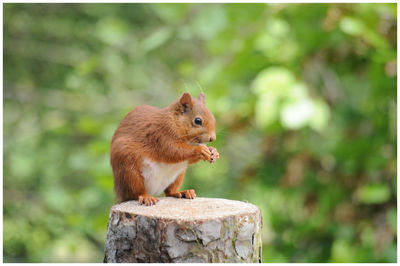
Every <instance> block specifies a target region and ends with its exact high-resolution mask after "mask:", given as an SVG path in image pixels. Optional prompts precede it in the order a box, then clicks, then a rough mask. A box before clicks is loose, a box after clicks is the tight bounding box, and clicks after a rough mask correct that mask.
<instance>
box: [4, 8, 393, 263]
mask: <svg viewBox="0 0 400 266" xmlns="http://www.w3.org/2000/svg"><path fill="white" fill-rule="evenodd" d="M396 8H397V7H396V4H4V5H3V10H4V26H3V27H4V28H3V29H4V46H3V47H4V48H3V49H4V50H3V53H4V70H3V71H4V72H3V73H4V83H3V86H4V117H3V118H4V122H3V123H4V124H3V125H4V151H3V152H4V166H3V170H4V180H3V181H4V188H3V192H4V206H3V207H4V208H3V209H4V221H3V224H4V227H3V228H4V229H3V230H4V231H3V239H4V240H3V241H4V243H3V247H4V261H5V262H101V261H102V259H103V255H104V254H103V250H104V240H105V236H106V226H107V219H108V212H109V209H110V207H111V206H112V204H113V203H114V195H113V188H112V187H113V181H112V172H111V167H110V165H109V149H110V140H111V137H112V134H113V132H114V130H115V129H116V127H117V125H118V123H119V122H120V120H121V119H122V118H123V116H124V115H125V114H126V113H127V112H128V111H129V110H130V109H132V108H133V107H135V106H138V105H141V104H150V105H154V106H159V107H163V106H166V105H167V104H169V103H170V102H171V101H172V100H174V99H175V98H177V97H178V96H179V95H180V94H181V93H182V92H184V91H189V92H191V93H192V94H194V95H196V96H197V94H198V93H199V92H200V89H199V86H198V84H199V85H200V86H201V87H203V89H204V91H205V93H206V101H207V105H208V107H209V109H210V110H211V111H212V112H213V113H214V115H215V117H216V119H217V141H216V142H215V144H214V146H215V147H216V148H217V149H218V150H219V152H220V154H221V158H220V160H219V161H218V162H217V163H215V164H214V165H210V164H207V163H205V162H201V163H198V164H197V165H194V166H192V167H190V169H189V171H188V174H187V177H186V180H185V185H184V186H185V187H186V188H189V187H190V188H195V189H196V192H197V195H198V196H201V197H221V198H228V199H235V200H243V201H248V202H251V203H254V204H256V205H258V206H259V207H260V208H261V210H262V213H263V235H262V238H263V244H264V246H263V261H264V262H396V259H397V258H396V240H397V232H396V219H397V211H396V197H397V192H396V186H397V185H396V160H397V158H396V144H397V140H396V107H397V102H396V96H397V93H396V78H397V70H396V63H397V62H396V56H397V52H396V45H397V43H396V39H397V27H396V24H397V13H396Z"/></svg>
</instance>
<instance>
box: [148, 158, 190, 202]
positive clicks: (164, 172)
mask: <svg viewBox="0 0 400 266" xmlns="http://www.w3.org/2000/svg"><path fill="white" fill-rule="evenodd" d="M187 166H188V162H187V161H184V162H181V163H175V164H171V163H162V162H155V161H153V160H151V159H149V158H147V157H143V164H142V176H143V179H144V186H145V187H146V191H147V193H148V194H150V195H153V196H158V195H160V194H161V193H162V192H163V191H164V190H165V189H166V188H167V187H168V186H169V185H171V184H172V183H173V182H174V181H175V180H176V178H177V177H178V175H179V174H180V173H182V172H183V171H185V170H186V168H187Z"/></svg>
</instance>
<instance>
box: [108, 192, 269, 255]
mask: <svg viewBox="0 0 400 266" xmlns="http://www.w3.org/2000/svg"><path fill="white" fill-rule="evenodd" d="M261 248H262V244H261V211H260V209H259V208H258V207H256V206H254V205H252V204H249V203H245V202H241V201H234V200H226V199H213V198H196V199H194V200H189V199H176V198H160V201H159V202H157V204H156V205H153V206H143V205H139V203H138V202H137V201H128V202H123V203H121V204H118V205H115V206H113V207H112V208H111V212H110V217H109V221H108V233H107V240H106V250H105V253H106V254H105V258H104V261H105V262H261Z"/></svg>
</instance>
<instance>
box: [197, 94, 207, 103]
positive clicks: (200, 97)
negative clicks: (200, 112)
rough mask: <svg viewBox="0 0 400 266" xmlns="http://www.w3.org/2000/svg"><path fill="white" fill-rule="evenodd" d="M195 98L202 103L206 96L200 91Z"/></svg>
mask: <svg viewBox="0 0 400 266" xmlns="http://www.w3.org/2000/svg"><path fill="white" fill-rule="evenodd" d="M197 99H199V100H200V102H202V103H204V104H205V103H206V96H204V93H200V94H199V96H198V97H197Z"/></svg>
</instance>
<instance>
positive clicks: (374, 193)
mask: <svg viewBox="0 0 400 266" xmlns="http://www.w3.org/2000/svg"><path fill="white" fill-rule="evenodd" d="M389 197H390V189H389V187H388V186H387V185H385V184H368V185H365V186H363V187H361V188H360V189H359V191H358V192H357V199H358V200H359V201H360V202H361V203H366V204H377V203H383V202H385V201H387V200H388V199H389Z"/></svg>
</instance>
